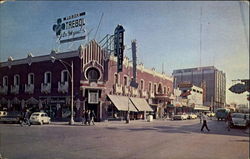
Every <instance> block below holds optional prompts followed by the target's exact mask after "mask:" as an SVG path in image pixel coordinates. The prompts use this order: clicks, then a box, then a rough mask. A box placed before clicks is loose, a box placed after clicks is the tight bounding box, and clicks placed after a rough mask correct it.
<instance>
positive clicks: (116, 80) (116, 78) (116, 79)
mask: <svg viewBox="0 0 250 159" xmlns="http://www.w3.org/2000/svg"><path fill="white" fill-rule="evenodd" d="M118 82H119V80H118V74H115V83H116V84H119V83H118Z"/></svg>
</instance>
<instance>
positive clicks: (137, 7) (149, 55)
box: [0, 1, 249, 103]
mask: <svg viewBox="0 0 250 159" xmlns="http://www.w3.org/2000/svg"><path fill="white" fill-rule="evenodd" d="M201 8H202V17H200V10H201ZM82 11H85V12H86V16H85V18H86V30H87V31H89V30H91V29H93V31H92V32H91V33H90V36H89V39H93V38H94V35H95V32H96V29H97V26H98V23H99V20H100V18H101V15H102V13H104V16H103V19H102V22H101V25H100V28H99V31H98V32H97V35H96V40H97V41H99V40H101V39H102V37H104V36H105V35H106V34H112V33H113V32H114V29H115V27H116V25H117V24H122V25H123V26H124V28H125V44H126V48H130V45H131V40H133V39H136V40H137V46H138V59H139V62H143V63H144V66H145V67H147V68H152V67H155V68H156V70H158V71H160V72H161V71H162V64H163V63H164V71H165V72H166V73H167V74H169V75H171V74H172V71H173V70H174V69H181V68H191V67H198V66H200V62H201V66H211V65H214V66H216V67H217V68H218V69H219V70H222V71H223V72H225V73H226V76H227V88H228V87H230V86H231V85H232V84H233V82H232V81H231V80H233V79H239V78H241V79H242V78H249V62H248V61H249V44H248V41H249V4H247V3H245V2H243V3H242V10H240V5H239V2H234V1H228V2H224V1H221V2H220V1H215V2H209V1H206V2H197V1H193V2H185V1H177V2H172V1H157V2H151V1H138V2H126V1H110V2H101V1H99V2H87V1H83V2H81V1H73V2H72V1H70V2H67V1H39V2H36V1H31V2H28V1H19V2H5V3H2V4H0V22H1V23H0V35H1V36H0V61H6V60H7V58H8V57H9V56H12V57H13V58H14V59H19V58H25V57H27V54H28V53H30V52H31V53H32V54H33V55H35V56H37V55H44V54H48V53H50V51H51V49H55V48H57V49H59V50H60V51H68V50H70V49H71V50H72V49H75V48H77V47H78V46H79V44H80V43H82V44H85V43H86V42H87V40H85V41H80V42H75V43H73V44H63V45H60V46H59V45H58V44H57V43H56V37H55V33H54V32H53V30H52V26H53V25H54V24H55V23H56V20H57V18H61V17H64V16H69V15H72V14H74V13H79V12H82ZM242 15H243V16H242ZM200 18H201V19H200ZM200 21H201V22H202V34H201V42H202V47H201V48H202V49H201V54H200ZM125 54H126V55H127V56H129V57H131V50H128V49H127V50H126V51H125ZM200 55H201V61H200ZM227 101H228V102H238V103H247V101H246V94H244V95H234V94H232V93H231V92H229V91H227Z"/></svg>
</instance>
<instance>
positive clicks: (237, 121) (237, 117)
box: [231, 113, 248, 127]
mask: <svg viewBox="0 0 250 159" xmlns="http://www.w3.org/2000/svg"><path fill="white" fill-rule="evenodd" d="M247 124H248V123H247V117H246V115H245V114H243V113H232V125H231V126H232V127H233V126H241V127H247Z"/></svg>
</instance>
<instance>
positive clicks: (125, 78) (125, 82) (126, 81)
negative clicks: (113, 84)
mask: <svg viewBox="0 0 250 159" xmlns="http://www.w3.org/2000/svg"><path fill="white" fill-rule="evenodd" d="M127 85H128V77H127V76H124V86H127Z"/></svg>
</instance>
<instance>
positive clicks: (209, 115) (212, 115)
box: [207, 112, 215, 117]
mask: <svg viewBox="0 0 250 159" xmlns="http://www.w3.org/2000/svg"><path fill="white" fill-rule="evenodd" d="M207 116H208V117H214V116H215V113H213V112H208V113H207Z"/></svg>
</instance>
